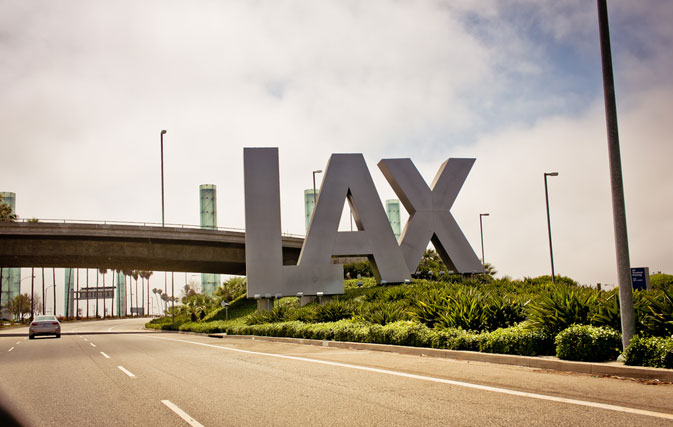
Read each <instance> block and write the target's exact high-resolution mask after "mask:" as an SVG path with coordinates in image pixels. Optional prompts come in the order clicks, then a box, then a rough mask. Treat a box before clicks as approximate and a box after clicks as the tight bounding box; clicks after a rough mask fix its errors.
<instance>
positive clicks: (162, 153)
mask: <svg viewBox="0 0 673 427" xmlns="http://www.w3.org/2000/svg"><path fill="white" fill-rule="evenodd" d="M165 134H166V131H165V130H162V131H161V226H162V227H164V226H165V225H166V221H165V217H164V135H165Z"/></svg>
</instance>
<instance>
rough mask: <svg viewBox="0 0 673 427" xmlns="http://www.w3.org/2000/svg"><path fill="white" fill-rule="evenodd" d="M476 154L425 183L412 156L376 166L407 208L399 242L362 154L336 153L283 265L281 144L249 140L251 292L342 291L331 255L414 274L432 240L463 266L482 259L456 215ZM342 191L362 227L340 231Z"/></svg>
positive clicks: (380, 276) (467, 268)
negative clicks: (294, 252)
mask: <svg viewBox="0 0 673 427" xmlns="http://www.w3.org/2000/svg"><path fill="white" fill-rule="evenodd" d="M474 160H475V159H449V160H447V161H445V162H444V163H443V164H442V166H441V167H440V168H439V171H438V172H437V175H436V176H435V179H434V181H433V182H432V184H431V185H430V186H428V185H427V184H426V182H425V180H424V179H423V177H422V176H421V175H420V173H419V172H418V169H416V167H415V166H414V164H413V163H412V161H411V159H383V160H381V161H380V162H379V163H378V167H379V169H380V170H381V172H382V173H383V175H384V176H385V178H386V179H387V180H388V183H390V185H391V187H392V188H393V190H394V191H395V193H396V194H397V197H398V198H399V199H400V201H401V202H402V205H404V208H405V209H406V210H407V212H408V213H409V220H408V222H407V224H406V225H405V227H404V231H403V232H402V234H401V236H400V239H399V243H398V241H397V240H395V235H394V234H393V230H392V228H391V227H390V223H389V222H388V218H387V216H386V213H385V211H384V209H383V206H382V204H381V200H380V198H379V195H378V192H377V191H376V187H374V181H373V180H372V177H371V175H370V174H369V169H368V168H367V165H366V164H365V160H364V157H363V156H362V154H332V156H331V157H330V160H329V163H328V164H327V168H326V169H325V174H324V177H323V182H322V185H321V186H320V193H319V196H318V200H317V203H316V206H315V209H314V212H313V217H312V219H311V224H310V226H309V229H308V233H307V235H306V239H305V240H304V245H303V247H302V250H301V254H300V256H299V262H298V263H297V265H283V252H282V243H281V223H280V180H279V167H278V148H244V150H243V163H244V178H245V228H246V233H245V264H246V275H247V282H248V297H252V296H256V295H259V296H261V297H269V296H277V295H283V296H289V295H297V294H298V293H301V294H302V295H306V296H308V295H318V294H322V295H334V294H343V293H344V281H343V266H342V265H338V264H331V262H330V261H331V259H332V257H342V256H365V257H368V259H369V261H370V263H371V266H372V269H373V271H374V274H375V276H376V280H377V282H378V283H381V282H384V283H402V282H404V281H405V280H409V279H411V274H412V273H414V272H415V271H416V267H417V266H418V264H419V262H420V261H421V258H422V256H423V252H424V251H425V249H426V248H427V245H428V242H430V241H432V243H433V245H434V246H435V249H437V252H438V253H439V255H440V257H441V258H442V261H444V263H445V264H446V265H447V267H448V268H449V269H452V270H454V271H457V272H458V273H463V274H465V273H481V272H483V271H484V269H483V266H482V265H481V262H480V261H479V259H478V258H477V256H476V254H475V253H474V251H473V250H472V247H471V246H470V244H469V243H468V241H467V239H466V238H465V235H464V234H463V232H462V231H461V230H460V227H459V226H458V224H457V223H456V221H455V219H454V218H453V216H452V215H451V212H450V210H451V206H453V202H454V201H455V200H456V197H457V196H458V192H459V191H460V189H461V187H462V186H463V183H464V182H465V179H466V178H467V175H468V174H469V172H470V169H471V168H472V165H473V164H474ZM344 199H346V200H347V201H348V204H349V205H350V208H351V211H352V212H353V218H354V220H355V224H356V225H357V231H338V228H339V221H340V219H341V213H342V207H343V204H344Z"/></svg>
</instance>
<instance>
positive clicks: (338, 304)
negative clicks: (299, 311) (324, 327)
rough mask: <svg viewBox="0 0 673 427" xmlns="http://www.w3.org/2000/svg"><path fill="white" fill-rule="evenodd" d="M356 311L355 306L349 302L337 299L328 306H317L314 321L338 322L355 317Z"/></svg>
mask: <svg viewBox="0 0 673 427" xmlns="http://www.w3.org/2000/svg"><path fill="white" fill-rule="evenodd" d="M354 311H355V310H354V309H353V306H352V305H351V304H350V303H349V302H347V301H343V300H339V299H335V300H333V301H330V302H328V303H326V304H319V305H318V306H316V308H315V312H314V321H315V322H336V321H337V320H341V319H348V318H351V317H353V314H354Z"/></svg>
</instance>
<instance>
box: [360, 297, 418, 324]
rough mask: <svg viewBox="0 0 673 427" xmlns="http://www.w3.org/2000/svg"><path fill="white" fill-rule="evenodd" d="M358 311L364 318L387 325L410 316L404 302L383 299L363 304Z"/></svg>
mask: <svg viewBox="0 0 673 427" xmlns="http://www.w3.org/2000/svg"><path fill="white" fill-rule="evenodd" d="M357 313H358V316H360V317H361V318H362V320H365V321H367V322H370V323H378V324H379V325H387V324H388V323H393V322H397V321H400V320H408V318H409V316H408V314H407V312H406V310H405V306H404V305H403V304H400V303H390V302H388V303H386V302H382V301H379V302H373V303H365V304H362V305H361V306H360V307H359V308H358V310H357Z"/></svg>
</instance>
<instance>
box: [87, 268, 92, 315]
mask: <svg viewBox="0 0 673 427" xmlns="http://www.w3.org/2000/svg"><path fill="white" fill-rule="evenodd" d="M89 295H91V294H90V293H89V269H88V268H87V269H86V318H87V319H89V306H90V305H91V304H90V301H89Z"/></svg>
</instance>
